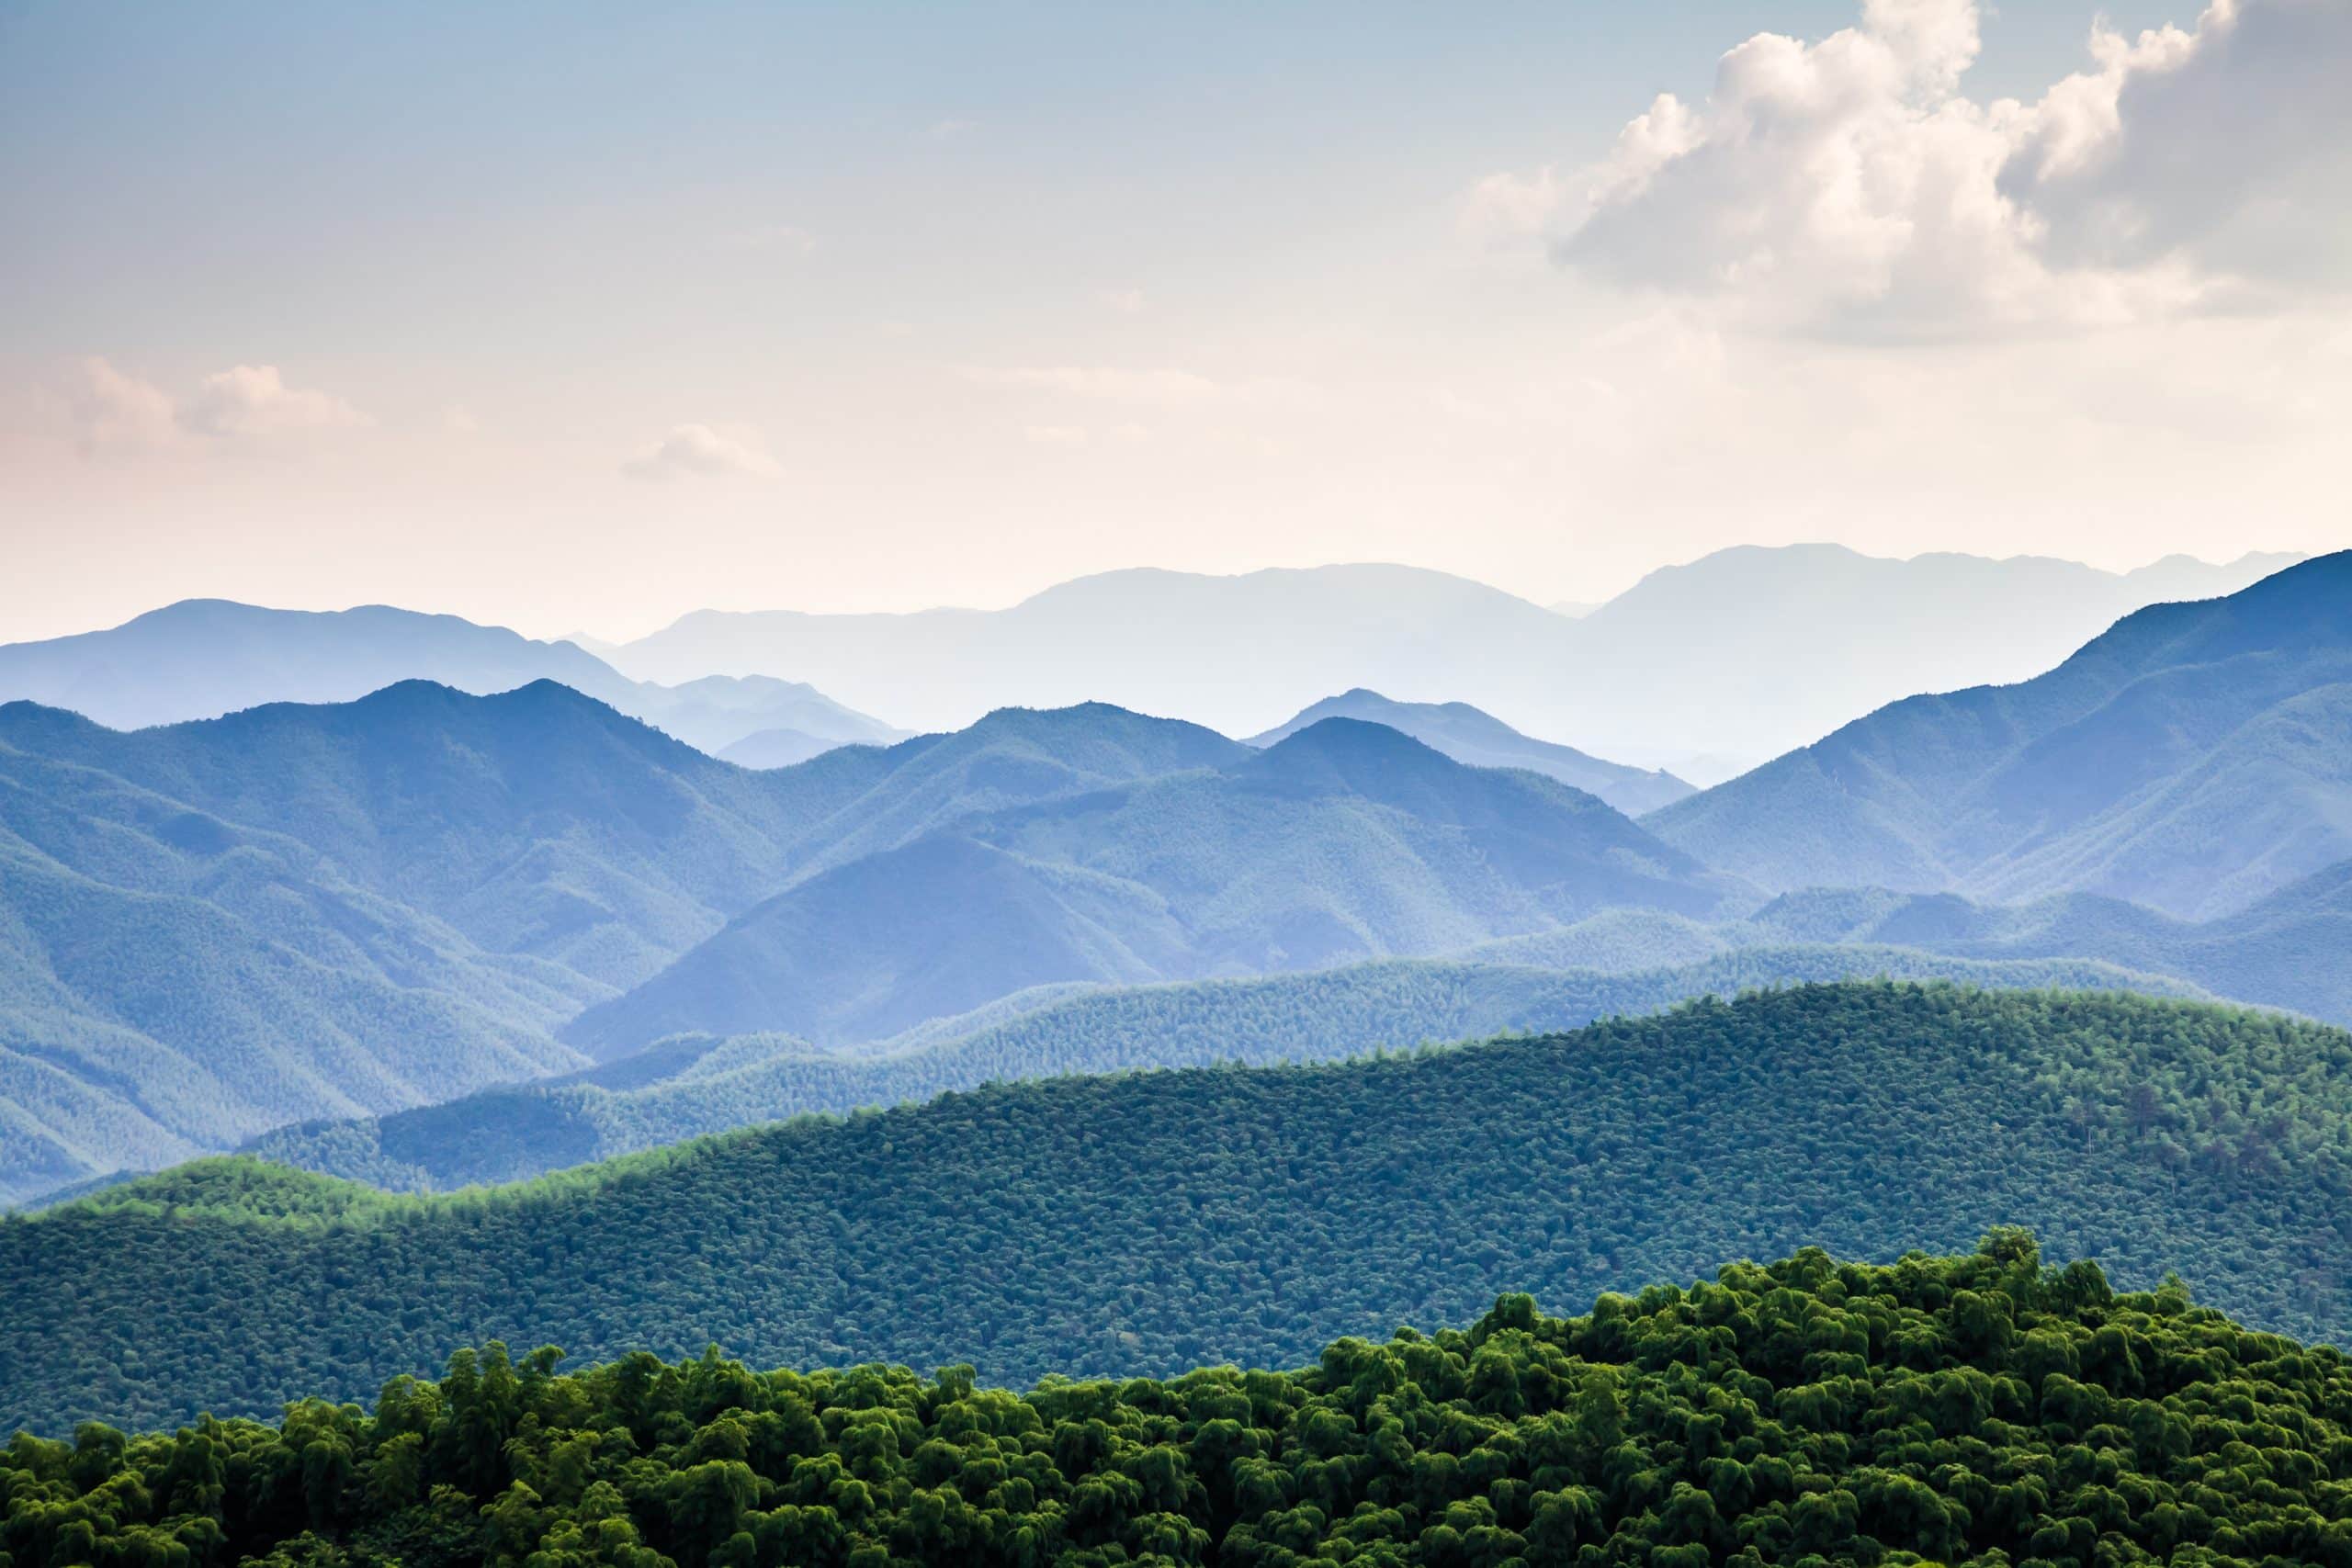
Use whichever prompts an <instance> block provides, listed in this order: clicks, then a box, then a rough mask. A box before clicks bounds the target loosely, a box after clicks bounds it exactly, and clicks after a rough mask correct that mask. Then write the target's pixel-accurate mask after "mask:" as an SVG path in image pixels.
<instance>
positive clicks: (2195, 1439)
mask: <svg viewBox="0 0 2352 1568" xmlns="http://www.w3.org/2000/svg"><path fill="white" fill-rule="evenodd" d="M559 1359H560V1353H559V1352H556V1351H554V1350H551V1349H549V1350H539V1351H535V1352H533V1353H531V1354H529V1355H527V1356H525V1357H524V1358H522V1359H521V1360H520V1361H519V1362H517V1361H515V1360H514V1359H510V1357H509V1355H508V1353H507V1351H506V1348H504V1347H503V1346H502V1345H492V1346H490V1347H489V1348H487V1349H486V1350H484V1351H482V1352H481V1353H479V1354H478V1353H476V1352H474V1351H470V1350H469V1351H461V1352H459V1353H458V1354H457V1355H456V1356H455V1357H453V1358H451V1359H450V1361H449V1363H448V1371H447V1375H446V1376H445V1377H444V1378H443V1379H442V1380H441V1381H440V1382H437V1383H431V1382H417V1381H415V1380H413V1379H410V1378H406V1377H402V1378H398V1379H395V1380H393V1381H392V1382H390V1384H388V1385H387V1386H386V1387H385V1388H384V1390H383V1392H382V1393H381V1395H380V1397H379V1400H378V1402H377V1404H376V1408H375V1411H374V1413H373V1414H372V1415H371V1414H368V1413H367V1412H364V1411H363V1410H362V1409H361V1408H360V1407H359V1406H357V1405H356V1404H330V1403H327V1402H325V1401H322V1400H307V1401H303V1402H300V1403H298V1404H292V1405H289V1406H288V1408H287V1410H286V1412H285V1415H284V1417H283V1419H282V1420H281V1421H279V1422H278V1423H277V1425H275V1426H271V1425H264V1424H260V1423H254V1422H249V1421H219V1420H214V1419H211V1418H209V1417H207V1418H205V1419H203V1420H200V1421H198V1422H195V1423H193V1424H191V1425H189V1426H186V1427H181V1428H180V1429H179V1430H178V1431H177V1432H175V1433H170V1434H163V1435H156V1436H151V1437H140V1438H125V1437H124V1435H123V1434H122V1433H120V1432H119V1431H117V1430H115V1429H114V1428H112V1427H104V1426H99V1425H96V1424H92V1425H87V1426H85V1427H82V1428H81V1430H80V1431H79V1432H78V1433H77V1434H76V1435H75V1437H74V1440H73V1441H71V1442H65V1441H59V1440H49V1439H41V1438H33V1437H29V1436H19V1437H18V1438H17V1439H16V1441H15V1442H14V1443H13V1444H11V1445H10V1446H9V1448H8V1449H7V1450H6V1451H5V1453H0V1492H5V1495H6V1523H5V1527H0V1563H6V1564H7V1568H67V1565H72V1564H83V1563H91V1564H98V1565H102V1568H131V1565H141V1568H210V1565H213V1564H229V1563H233V1562H255V1563H258V1564H261V1565H263V1568H377V1565H379V1564H382V1565H389V1564H392V1563H399V1564H401V1565H403V1568H472V1565H474V1564H500V1565H504V1564H517V1565H522V1568H588V1565H590V1564H611V1565H613V1568H670V1565H677V1568H800V1565H809V1568H836V1565H838V1568H893V1565H899V1564H906V1565H913V1564H927V1563H958V1564H963V1563H969V1564H982V1565H985V1564H1005V1565H1008V1568H1014V1565H1028V1564H1046V1563H1057V1564H1068V1565H1070V1568H1092V1565H1098V1564H1099V1565H1108V1564H1113V1563H1135V1564H1158V1565H1175V1564H1186V1563H1217V1564H1236V1565H1238V1564H1251V1565H1265V1568H1308V1565H1310V1564H1325V1563H1329V1564H1341V1563H1352V1564H1364V1565H1375V1564H1396V1565H1402V1564H1430V1565H1432V1568H1436V1565H1446V1568H1515V1565H1531V1568H1532V1565H1537V1564H1577V1565H1580V1568H1581V1565H1590V1568H1602V1565H1604V1564H1627V1565H1633V1564H1644V1565H1646V1568H1704V1565H1706V1564H1713V1563H1730V1564H1739V1565H1755V1568H1762V1565H1764V1564H1772V1563H1789V1564H1822V1565H1826V1564H1828V1563H1832V1562H1836V1563H1862V1564H1877V1563H1886V1564H1905V1563H1919V1562H1949V1563H1963V1562H1964V1563H1969V1564H1975V1565H1982V1568H1994V1565H1996V1564H1999V1565H2003V1568H2007V1565H2009V1564H2016V1565H2017V1568H2074V1565H2081V1568H2093V1565H2108V1564H2114V1565H2119V1568H2120V1565H2124V1564H2131V1563H2172V1564H2179V1565H2182V1568H2188V1565H2191V1564H2195V1565H2199V1568H2228V1565H2233V1564H2245V1565H2248V1568H2254V1565H2260V1568H2287V1565H2289V1564H2296V1565H2301V1564H2316V1565H2319V1568H2352V1368H2347V1366H2346V1360H2345V1358H2344V1357H2343V1356H2342V1355H2341V1354H2340V1353H2339V1352H2337V1351H2336V1350H2335V1349H2334V1348H2328V1347H2314V1348H2306V1347H2303V1346H2301V1345H2298V1344H2296V1343H2294V1342H2293V1341H2291V1340H2288V1339H2284V1338H2280V1337H2276V1336H2273V1335H2268V1334H2262V1333H2256V1332H2252V1331H2249V1330H2247V1329H2245V1328H2243V1327H2241V1326H2239V1325H2236V1324H2234V1323H2233V1322H2231V1321H2230V1320H2229V1319H2228V1318H2227V1317H2225V1316H2224V1315H2222V1314H2221V1313H2219V1312H2217V1311H2214V1310H2211V1309H2209V1308H2204V1307H2199V1306H2193V1305H2191V1304H2190V1302H2189V1298H2188V1292H2186V1291H2185V1290H2183V1289H2181V1288H2180V1287H2179V1286H2178V1285H2177V1284H2175V1283H2170V1282H2168V1283H2167V1284H2165V1286H2164V1287H2162V1288H2160V1289H2158V1290H2156V1291H2155V1292H2149V1293H2144V1294H2135V1295H2122V1296H2119V1295H2116V1294H2114V1293H2112V1292H2111V1291H2110V1289H2109V1283H2108V1281H2107V1280H2106V1279H2105V1277H2104V1276H2103V1275H2102V1274H2101V1272H2100V1271H2099V1269H2098V1268H2097V1267H2096V1266H2095V1265H2092V1264H2088V1263H2075V1264H2072V1265H2070V1266H2068V1267H2066V1268H2064V1269H2055V1268H2049V1267H2045V1266H2043V1265H2042V1264H2041V1261H2040V1259H2039V1257H2038V1252H2037V1248H2036V1246H2035V1243H2034V1241H2033V1240H2032V1238H2031V1237H2030V1235H2027V1234H2026V1233H2024V1232H2021V1231H2014V1230H1997V1231H1995V1232H1993V1233H1991V1234H1989V1235H1986V1236H1985V1239H1984V1241H1983V1242H1982V1243H1981V1244H1980V1246H1979V1247H1978V1249H1977V1251H1976V1252H1975V1253H1974V1254H1973V1255H1972V1256H1968V1257H1962V1258H1932V1257H1928V1256H1924V1255H1921V1254H1917V1253H1914V1254H1909V1255H1906V1256H1905V1258H1903V1259H1902V1260H1901V1261H1900V1262H1898V1263H1895V1264H1894V1265H1892V1266H1888V1267H1875V1268H1873V1267H1866V1266H1860V1265H1854V1264H1846V1265H1843V1266H1841V1265H1839V1264H1838V1263H1837V1262H1835V1261H1834V1260H1833V1259H1832V1258H1830V1257H1829V1255H1827V1254H1826V1253H1824V1252H1822V1251H1819V1250H1817V1249H1810V1248H1809V1249H1806V1250H1804V1251H1802V1252H1800V1253H1798V1254H1797V1255H1796V1256H1794V1257H1792V1258H1788V1259H1787V1260H1785V1261H1782V1262H1780V1263H1776V1264H1772V1265H1770V1266H1769V1267H1766V1266H1759V1265H1757V1264H1752V1263H1737V1264H1733V1265H1730V1266H1728V1267H1726V1268H1724V1269H1721V1270H1720V1272H1719V1274H1718V1275H1717V1277H1716V1278H1715V1279H1714V1280H1712V1281H1707V1282H1702V1283H1699V1284H1697V1285H1694V1286H1692V1287H1691V1288H1690V1289H1688V1290H1683V1289H1679V1288H1677V1287H1674V1286H1671V1285H1657V1286H1653V1287H1651V1288H1649V1289H1646V1290H1645V1291H1644V1292H1642V1293H1641V1294H1640V1296H1638V1297H1637V1298H1633V1299H1628V1298H1626V1297H1624V1296H1614V1295H1612V1296H1603V1297H1601V1298H1600V1300H1599V1301H1598V1302H1597V1303H1594V1304H1593V1307H1592V1309H1591V1311H1590V1312H1589V1313H1588V1314H1585V1315H1583V1316H1579V1317H1574V1318H1568V1319H1557V1318H1550V1317H1545V1316H1544V1315H1542V1314H1540V1313H1539V1312H1538V1311H1537V1310H1536V1306H1535V1303H1534V1302H1533V1301H1532V1299H1531V1298H1529V1297H1527V1296H1524V1295H1506V1296H1504V1297H1503V1298H1502V1299H1500V1300H1499V1301H1498V1302H1497V1303H1495V1305H1494V1308H1493V1310H1492V1311H1490V1312H1488V1313H1487V1314H1486V1315H1485V1316H1484V1317H1483V1318H1482V1319H1480V1320H1479V1321H1478V1322H1477V1324H1476V1325H1475V1326H1474V1327H1472V1328H1471V1329H1469V1330H1468V1331H1467V1332H1458V1331H1454V1330H1442V1331H1440V1332H1438V1333H1437V1334H1435V1335H1434V1336H1430V1337H1425V1336H1423V1335H1421V1334H1419V1333H1417V1332H1415V1331H1413V1330H1411V1329H1399V1330H1397V1333H1396V1334H1395V1336H1394V1337H1391V1338H1390V1339H1389V1340H1388V1341H1387V1342H1386V1343H1385V1344H1374V1343H1370V1342H1368V1341H1366V1340H1363V1339H1354V1338H1350V1339H1341V1340H1340V1341H1339V1342H1337V1343H1336V1344H1332V1345H1329V1346H1328V1347H1326V1348H1324V1349H1323V1351H1322V1353H1321V1356H1320V1358H1319V1359H1317V1361H1315V1363H1314V1364H1313V1365H1310V1366H1308V1367H1306V1369H1305V1370H1303V1371H1292V1372H1270V1371H1236V1370H1234V1369H1232V1368H1229V1367H1227V1368H1215V1369H1208V1370H1200V1371H1191V1372H1188V1373H1186V1374H1184V1375H1182V1376H1181V1377H1177V1378H1174V1379H1172V1380H1170V1381H1167V1382H1158V1381H1153V1380H1150V1379H1136V1380H1132V1381H1128V1382H1067V1381H1063V1380H1059V1379H1049V1380H1047V1381H1046V1382H1043V1383H1041V1384H1040V1385H1039V1386H1038V1387H1036V1388H1035V1390H1033V1391H1032V1392H1031V1393H1028V1394H1026V1395H1025V1396H1016V1395H1014V1394H1012V1393H1005V1392H1001V1391H997V1390H993V1389H989V1388H985V1387H982V1386H979V1385H978V1383H977V1381H976V1379H975V1377H974V1374H973V1371H972V1369H971V1368H970V1367H968V1366H959V1367H951V1368H948V1369H946V1370H944V1371H940V1372H939V1373H937V1374H936V1375H935V1376H933V1377H931V1378H922V1377H919V1376H917V1375H916V1374H914V1373H913V1372H911V1371H907V1370H905V1369H903V1368H895V1367H888V1366H878V1365H877V1366H865V1367H858V1368H854V1369H852V1370H849V1371H826V1372H817V1373H813V1374H802V1373H798V1372H794V1371H773V1372H767V1373H764V1374H762V1373H755V1372H752V1371H749V1370H747V1369H746V1368H745V1367H743V1366H742V1365H741V1364H740V1363H738V1362H734V1361H729V1360H724V1359H720V1358H719V1357H718V1354H717V1353H716V1352H715V1351H714V1352H711V1353H708V1354H707V1355H705V1356H704V1357H702V1358H701V1359H692V1360H686V1361H683V1362H680V1363H678V1364H675V1365H664V1364H663V1363H662V1362H661V1361H660V1360H658V1359H655V1358H653V1357H651V1356H649V1355H644V1354H638V1355H633V1356H629V1357H627V1358H624V1359H621V1360H620V1361H618V1362H616V1363H615V1364H612V1365H609V1366H605V1367H601V1368H598V1369H595V1370H594V1371H588V1372H584V1373H581V1374H578V1375H563V1374H560V1373H559V1372H558V1371H556V1367H557V1364H558V1361H559Z"/></svg>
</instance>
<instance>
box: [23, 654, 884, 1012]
mask: <svg viewBox="0 0 2352 1568" xmlns="http://www.w3.org/2000/svg"><path fill="white" fill-rule="evenodd" d="M0 744H5V745H9V746H13V747H16V748H17V749H19V750H26V751H29V752H35V753H38V754H40V755H44V756H48V757H51V758H55V759H58V760H62V761H74V762H76V763H79V764H81V765H83V766H85V767H88V768H92V769H96V770H100V771H103V772H105V773H109V774H112V775H114V776H116V777H119V778H121V779H124V780H126V781H129V782H130V783H131V784H136V785H137V786H139V787H141V788H142V789H145V790H149V791H152V792H153V793H154V794H156V795H164V796H166V797H169V798H170V799H173V800H175V801H179V802H182V803H183V804H184V805H185V806H187V807H193V808H195V809H197V810H198V811H201V812H204V813H207V814H209V815H212V816H215V817H218V818H222V819H224V820H227V821H231V822H235V823H240V824H245V825H250V826H254V827H258V828H266V829H269V830H271V831H274V832H277V833H279V834H282V835H284V836H286V837H288V838H292V839H295V840H300V842H301V843H303V844H305V845H307V846H309V847H310V848H311V849H312V850H313V851H315V852H318V853H319V854H320V855H322V856H324V857H326V858H327V859H328V860H330V861H332V862H333V863H334V864H335V865H336V866H337V867H339V868H340V869H341V871H342V872H343V873H344V874H346V875H347V876H349V877H350V878H351V879H353V880H354V881H356V882H357V883H359V884H360V885H361V886H367V887H368V888H371V889H373V890H375V891H378V892H379V893H382V894H384V895H385V896H387V897H393V898H397V899H398V900H400V901H401V902H402V903H404V904H407V905H409V906H411V907H413V908H416V909H419V910H423V911H424V912H426V913H429V914H431V915H432V916H434V917H435V918H436V919H442V920H445V921H447V923H448V924H449V925H451V926H453V927H455V928H456V929H457V930H458V931H462V932H464V933H465V934H466V936H467V937H468V938H469V940H471V941H472V942H475V943H477V944H478V945H480V946H481V947H482V948H484V949H486V950H488V951H490V952H493V953H514V954H517V955H526V956H530V957H535V958H539V959H544V960H548V961H550V962H553V963H556V964H562V965H563V966H565V967H566V968H569V969H571V970H572V971H574V972H575V973H576V974H578V975H579V976H582V977H583V978H585V979H588V980H590V981H591V982H593V983H594V984H595V985H596V986H599V987H626V986H628V985H629V984H631V983H633V982H635V981H636V980H639V979H641V978H643V977H644V976H647V975H650V974H651V973H653V972H654V971H655V970H657V969H659V968H660V967H661V965H662V964H664V963H666V962H667V961H668V960H669V959H670V958H671V957H673V956H674V955H675V954H676V953H681V952H684V950H685V949H687V948H688V947H691V946H692V945H693V944H694V943H695V942H697V941H699V940H701V939H702V938H703V937H705V936H707V935H708V934H709V933H710V932H711V931H715V930H717V929H718V927H719V926H720V925H721V924H722V923H723V922H724V920H725V919H726V918H727V917H728V916H729V915H731V914H733V913H735V912H736V911H738V910H740V909H741V908H745V907H747V906H749V905H750V904H752V902H753V901H755V900H756V899H757V898H759V897H762V896H763V895H764V894H766V893H767V892H769V891H770V890H771V889H772V888H773V887H775V886H776V885H777V884H778V883H779V882H780V881H781V880H782V878H783V875H784V871H785V865H786V849H785V846H786V845H787V844H788V843H789V842H790V841H791V840H793V839H794V838H796V837H797V835H798V834H799V833H800V832H802V831H804V830H805V829H807V828H808V827H809V825H810V824H811V823H813V822H814V821H815V820H817V819H819V818H821V817H822V816H823V815H824V814H826V813H827V812H829V811H831V810H833V809H837V808H838V807H839V806H840V805H841V804H842V803H843V802H844V801H846V800H848V799H850V798H852V797H853V796H854V795H856V794H857V793H858V792H859V791H860V790H861V789H862V788H863V787H865V785H866V784H869V783H870V782H871V779H872V777H873V776H875V774H876V773H877V772H878V769H877V768H876V766H875V765H874V763H873V761H872V760H873V759H874V757H875V756H876V753H873V752H871V751H866V750H859V751H853V752H850V753H847V754H844V755H843V756H842V758H841V759H840V760H839V761H833V760H831V759H820V763H819V765H816V766H812V767H810V768H806V769H794V770H790V771H788V772H786V773H772V774H760V773H745V772H743V771H742V770H740V769H737V768H734V767H731V766H729V765H728V764H726V763H722V762H719V761H714V760H713V759H711V758H708V757H706V756H704V755H703V754H702V753H700V752H698V751H696V750H694V749H693V748H691V747H688V746H686V745H684V744H683V743H681V742H679V741H676V740H673V739H669V738H668V737H666V736H663V735H662V734H660V733H659V732H657V731H655V730H653V729H650V728H647V727H645V726H643V725H641V724H639V723H637V722H635V721H634V720H630V719H628V718H625V717H623V716H620V715H619V714H617V713H615V712H614V711H613V710H611V709H610V708H608V707H606V706H605V705H602V704H600V703H596V702H594V701H591V700H590V699H588V698H587V697H584V696H582V695H581V694H577V693H575V692H572V691H571V690H569V689H567V688H565V687H562V686H559V685H556V684H554V683H553V682H536V683H534V684H532V685H530V686H526V687H523V688H521V689H519V690H516V691H514V692H510V693H505V694H500V695H497V696H492V697H474V696H469V695H467V694H462V693H458V692H455V691H451V690H450V689H448V688H447V687H443V686H435V685H430V684H427V683H425V682H404V683H402V684H401V685H397V686H392V687H388V688H386V689H385V690H383V691H381V692H379V693H376V694H373V695H371V696H368V697H367V698H364V699H362V700H361V701H359V702H356V703H347V704H341V705H331V706H300V705H291V704H283V705H271V706H268V707H262V708H254V709H250V710H247V711H245V712H243V713H239V714H234V715H232V716H229V717H226V718H221V719H212V720H205V721H200V722H196V723H189V724H182V725H172V726H167V727H164V728H155V729H145V730H138V731H134V732H132V733H130V734H119V733H116V732H114V731H110V730H107V729H103V728H99V727H98V726H96V725H95V724H91V723H89V722H87V721H86V720H81V719H77V718H74V716H70V715H62V714H58V713H56V712H54V711H53V710H48V709H40V708H34V707H31V706H29V705H23V704H12V705H8V706H7V707H5V708H0Z"/></svg>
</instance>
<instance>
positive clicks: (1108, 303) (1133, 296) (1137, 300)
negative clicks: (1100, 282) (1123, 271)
mask: <svg viewBox="0 0 2352 1568" xmlns="http://www.w3.org/2000/svg"><path fill="white" fill-rule="evenodd" d="M1094 302H1095V303H1096V304H1098V305H1100V306H1102V307H1103V309H1104V310H1112V311H1115V312H1117V313H1118V314H1119V315H1122V316H1136V315H1141V314H1142V313H1143V290H1142V289H1140V288H1098V289H1096V290H1095V291H1094Z"/></svg>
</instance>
